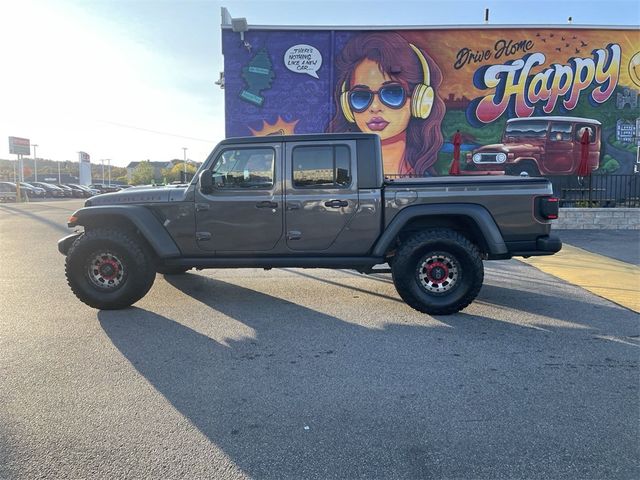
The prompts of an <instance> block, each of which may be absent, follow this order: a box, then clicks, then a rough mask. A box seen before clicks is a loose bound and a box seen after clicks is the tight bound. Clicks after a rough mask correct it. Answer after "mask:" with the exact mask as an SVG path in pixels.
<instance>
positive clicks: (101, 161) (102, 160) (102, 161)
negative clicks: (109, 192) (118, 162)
mask: <svg viewBox="0 0 640 480" xmlns="http://www.w3.org/2000/svg"><path fill="white" fill-rule="evenodd" d="M100 163H102V185H104V158H101V159H100Z"/></svg>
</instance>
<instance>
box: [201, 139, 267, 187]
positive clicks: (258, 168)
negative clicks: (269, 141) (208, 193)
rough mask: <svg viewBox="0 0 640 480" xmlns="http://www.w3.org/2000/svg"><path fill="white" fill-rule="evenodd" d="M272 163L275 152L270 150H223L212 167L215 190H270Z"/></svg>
mask: <svg viewBox="0 0 640 480" xmlns="http://www.w3.org/2000/svg"><path fill="white" fill-rule="evenodd" d="M274 163H275V152H274V150H273V149H271V148H238V149H231V150H225V151H224V152H222V154H221V155H220V156H219V157H218V159H217V160H216V162H215V164H214V165H213V168H212V169H211V175H213V177H214V181H215V182H216V183H217V188H228V189H235V188H252V189H270V188H272V187H273V167H274Z"/></svg>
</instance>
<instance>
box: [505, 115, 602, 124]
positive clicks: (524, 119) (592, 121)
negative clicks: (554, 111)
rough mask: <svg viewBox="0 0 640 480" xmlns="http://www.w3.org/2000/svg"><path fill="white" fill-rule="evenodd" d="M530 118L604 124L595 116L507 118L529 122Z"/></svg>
mask: <svg viewBox="0 0 640 480" xmlns="http://www.w3.org/2000/svg"><path fill="white" fill-rule="evenodd" d="M530 120H541V121H546V122H581V123H592V124H594V125H602V124H601V123H600V122H599V121H598V120H594V119H593V118H582V117H562V116H549V117H523V118H510V119H509V120H507V123H514V122H528V121H530Z"/></svg>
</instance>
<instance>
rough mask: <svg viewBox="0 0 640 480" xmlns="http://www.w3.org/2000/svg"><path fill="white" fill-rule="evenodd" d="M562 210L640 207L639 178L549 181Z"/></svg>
mask: <svg viewBox="0 0 640 480" xmlns="http://www.w3.org/2000/svg"><path fill="white" fill-rule="evenodd" d="M547 178H548V179H549V180H550V181H551V184H552V185H553V193H554V195H555V196H557V197H558V198H559V199H560V206H561V207H582V208H591V207H611V208H613V207H625V208H634V207H640V175H637V174H631V175H591V176H588V177H574V176H570V175H565V176H554V177H547Z"/></svg>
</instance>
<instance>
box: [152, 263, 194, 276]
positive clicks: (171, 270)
mask: <svg viewBox="0 0 640 480" xmlns="http://www.w3.org/2000/svg"><path fill="white" fill-rule="evenodd" d="M189 270H191V267H168V266H166V265H157V266H156V272H158V273H161V274H162V275H182V274H184V273H187V272H188V271H189Z"/></svg>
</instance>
